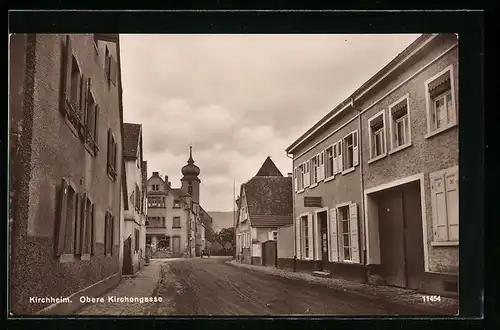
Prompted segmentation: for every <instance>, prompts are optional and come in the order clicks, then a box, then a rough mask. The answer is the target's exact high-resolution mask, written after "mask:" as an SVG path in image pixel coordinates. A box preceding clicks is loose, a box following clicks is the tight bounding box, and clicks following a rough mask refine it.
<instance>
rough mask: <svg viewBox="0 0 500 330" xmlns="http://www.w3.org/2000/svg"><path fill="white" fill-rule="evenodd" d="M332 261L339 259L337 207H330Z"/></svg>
mask: <svg viewBox="0 0 500 330" xmlns="http://www.w3.org/2000/svg"><path fill="white" fill-rule="evenodd" d="M329 231H330V242H329V243H328V245H329V246H330V253H329V255H330V261H339V249H338V236H337V209H336V208H332V209H330V228H329Z"/></svg>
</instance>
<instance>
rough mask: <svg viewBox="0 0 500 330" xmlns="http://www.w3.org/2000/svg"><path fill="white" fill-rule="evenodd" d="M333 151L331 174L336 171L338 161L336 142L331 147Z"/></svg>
mask: <svg viewBox="0 0 500 330" xmlns="http://www.w3.org/2000/svg"><path fill="white" fill-rule="evenodd" d="M332 152H333V175H335V174H337V173H338V161H337V155H338V152H337V143H335V144H334V145H333V147H332Z"/></svg>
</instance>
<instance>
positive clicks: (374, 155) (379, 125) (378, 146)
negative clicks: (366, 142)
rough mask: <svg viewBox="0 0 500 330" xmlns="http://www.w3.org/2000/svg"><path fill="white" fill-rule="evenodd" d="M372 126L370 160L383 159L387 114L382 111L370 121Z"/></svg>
mask: <svg viewBox="0 0 500 330" xmlns="http://www.w3.org/2000/svg"><path fill="white" fill-rule="evenodd" d="M368 124H369V126H370V159H378V157H383V156H384V155H385V153H386V150H385V112H384V111H381V112H380V113H378V114H376V115H375V116H374V117H372V118H371V119H369V120H368Z"/></svg>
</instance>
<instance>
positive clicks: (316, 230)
mask: <svg viewBox="0 0 500 330" xmlns="http://www.w3.org/2000/svg"><path fill="white" fill-rule="evenodd" d="M313 226H314V235H313V236H314V254H315V258H314V260H321V257H322V255H321V239H322V238H321V233H320V231H319V223H318V213H315V214H314V219H313Z"/></svg>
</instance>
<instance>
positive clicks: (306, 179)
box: [304, 161, 311, 187]
mask: <svg viewBox="0 0 500 330" xmlns="http://www.w3.org/2000/svg"><path fill="white" fill-rule="evenodd" d="M304 166H305V168H306V171H305V175H304V187H309V185H310V183H311V166H310V161H307V162H305V163H304Z"/></svg>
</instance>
